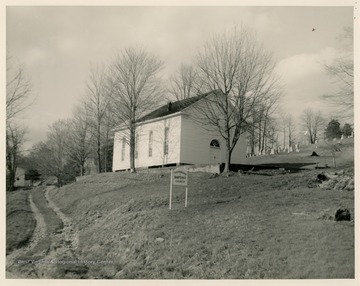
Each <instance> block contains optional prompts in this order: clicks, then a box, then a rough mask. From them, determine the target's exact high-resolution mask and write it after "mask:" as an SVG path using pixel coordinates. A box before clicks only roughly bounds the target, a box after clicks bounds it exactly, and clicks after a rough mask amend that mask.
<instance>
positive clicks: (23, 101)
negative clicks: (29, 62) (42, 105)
mask: <svg viewBox="0 0 360 286" xmlns="http://www.w3.org/2000/svg"><path fill="white" fill-rule="evenodd" d="M11 61H12V59H11V57H10V56H7V57H6V120H7V121H11V120H13V119H14V118H15V117H16V116H17V115H18V114H19V113H21V112H22V111H23V110H24V109H25V108H27V107H28V106H29V105H30V104H31V102H29V97H30V95H31V91H32V84H31V81H30V80H29V79H28V77H27V76H26V73H25V69H24V66H23V65H22V64H18V65H17V66H15V67H14V65H13V63H12V62H11Z"/></svg>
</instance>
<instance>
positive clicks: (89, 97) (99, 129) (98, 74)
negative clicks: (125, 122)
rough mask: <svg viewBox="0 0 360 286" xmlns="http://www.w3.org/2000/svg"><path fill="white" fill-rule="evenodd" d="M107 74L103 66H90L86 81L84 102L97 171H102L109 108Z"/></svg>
mask: <svg viewBox="0 0 360 286" xmlns="http://www.w3.org/2000/svg"><path fill="white" fill-rule="evenodd" d="M106 80H107V75H106V72H105V68H104V67H99V66H92V67H91V69H90V76H89V79H88V81H87V83H86V94H85V97H84V99H83V100H84V104H85V107H86V109H87V114H88V115H89V117H88V119H89V123H90V126H91V129H90V130H91V132H92V134H93V138H94V140H95V146H96V147H95V150H96V158H97V165H98V172H99V173H101V172H103V171H104V170H103V166H102V147H103V146H102V145H103V144H102V142H103V140H102V133H103V128H104V120H105V114H106V112H107V110H108V108H109V102H110V97H109V94H108V86H107V82H106Z"/></svg>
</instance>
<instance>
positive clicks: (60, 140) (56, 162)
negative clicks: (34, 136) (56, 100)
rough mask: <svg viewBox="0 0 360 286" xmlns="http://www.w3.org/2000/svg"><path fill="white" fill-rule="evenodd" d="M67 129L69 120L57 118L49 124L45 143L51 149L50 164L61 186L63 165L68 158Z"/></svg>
mask: <svg viewBox="0 0 360 286" xmlns="http://www.w3.org/2000/svg"><path fill="white" fill-rule="evenodd" d="M68 131H69V121H68V120H57V121H55V122H54V123H53V124H52V125H50V126H49V131H48V133H47V139H48V142H47V145H48V148H49V149H50V151H51V158H48V160H52V165H53V167H54V169H55V176H56V177H57V179H58V184H59V185H60V186H61V185H62V182H61V181H60V178H61V176H62V175H63V172H64V166H65V164H66V162H67V160H68V156H67V146H68V138H69V137H68V134H69V133H68Z"/></svg>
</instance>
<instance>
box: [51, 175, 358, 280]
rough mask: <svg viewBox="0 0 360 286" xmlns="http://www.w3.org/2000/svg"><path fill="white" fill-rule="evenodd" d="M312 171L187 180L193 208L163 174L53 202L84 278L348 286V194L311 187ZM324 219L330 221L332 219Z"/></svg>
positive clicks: (116, 179)
mask: <svg viewBox="0 0 360 286" xmlns="http://www.w3.org/2000/svg"><path fill="white" fill-rule="evenodd" d="M318 173H319V172H318V171H315V170H313V171H306V172H303V173H294V174H285V175H281V174H279V175H274V176H260V175H253V174H252V175H240V174H235V175H234V176H231V177H222V176H220V177H215V178H210V177H211V176H210V174H206V173H191V174H190V175H189V176H190V178H189V182H190V183H189V207H188V208H186V209H185V208H184V206H183V204H184V196H185V194H184V193H185V192H184V189H183V188H180V187H177V188H175V189H174V200H173V210H172V211H169V210H168V197H169V184H170V178H169V177H170V176H169V173H165V172H164V173H163V174H162V173H154V174H144V173H142V174H141V173H138V174H129V173H107V174H99V175H95V176H91V177H88V178H85V179H83V180H82V181H79V182H77V183H74V184H72V185H69V186H66V187H63V188H60V189H56V190H54V191H53V192H52V193H50V197H51V199H52V200H53V201H54V202H55V203H56V204H57V205H58V206H59V207H60V209H61V210H62V211H63V212H64V213H65V214H66V215H68V216H69V217H70V218H71V219H72V220H73V224H74V225H76V226H77V231H78V232H79V236H80V245H79V249H78V250H77V254H76V255H77V256H78V258H79V259H86V260H92V261H97V262H96V263H93V264H90V265H88V266H89V272H88V274H87V275H88V278H115V279H122V278H127V279H132V278H143V279H152V278H157V279H163V278H169V279H182V278H193V279H196V278H201V279H213V278H217V279H220V278H229V279H230V278H234V279H240V278H253V279H256V278H268V279H271V278H351V277H354V222H353V221H352V222H335V221H334V220H332V219H331V216H334V214H335V211H336V209H338V208H339V207H344V208H348V209H349V210H350V212H351V213H352V214H354V192H351V191H342V192H340V191H335V190H324V189H321V188H318V187H315V188H309V187H308V186H314V185H316V184H315V179H316V175H317V174H318ZM329 218H330V219H329Z"/></svg>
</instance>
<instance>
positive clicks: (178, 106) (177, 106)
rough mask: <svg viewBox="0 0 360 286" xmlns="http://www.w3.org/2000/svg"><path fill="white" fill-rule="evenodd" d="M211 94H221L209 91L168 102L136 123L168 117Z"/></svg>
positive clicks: (218, 91) (216, 91) (217, 91)
mask: <svg viewBox="0 0 360 286" xmlns="http://www.w3.org/2000/svg"><path fill="white" fill-rule="evenodd" d="M213 93H215V94H217V93H221V91H220V90H214V91H210V92H208V93H204V94H201V95H197V96H193V97H189V98H186V99H182V100H179V101H175V102H169V103H167V104H165V105H163V106H161V107H159V108H158V109H156V110H154V111H152V112H150V113H149V114H147V115H145V116H144V117H142V118H140V119H139V120H138V121H137V122H143V121H147V120H151V119H155V118H159V117H163V116H166V115H170V114H173V113H176V112H179V111H182V110H183V109H185V108H187V107H189V106H191V105H193V104H194V103H195V102H197V101H199V100H200V99H202V98H204V97H206V96H208V95H209V94H213Z"/></svg>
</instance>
